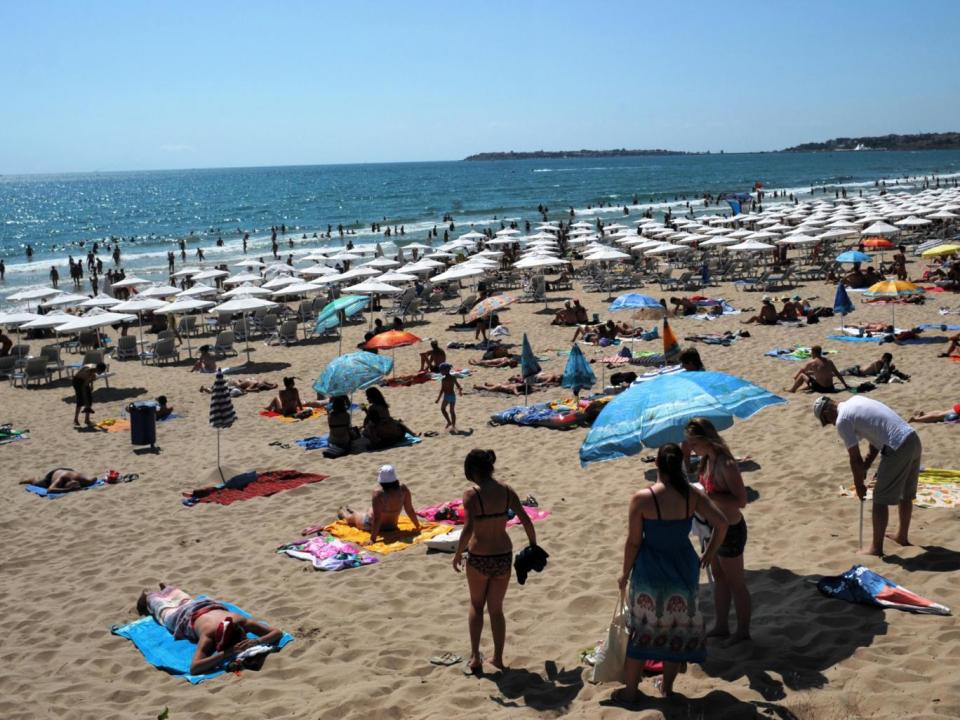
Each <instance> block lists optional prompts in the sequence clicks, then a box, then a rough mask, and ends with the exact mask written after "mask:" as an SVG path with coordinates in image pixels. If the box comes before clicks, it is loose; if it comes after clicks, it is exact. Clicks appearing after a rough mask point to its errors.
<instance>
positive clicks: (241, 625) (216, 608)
mask: <svg viewBox="0 0 960 720" xmlns="http://www.w3.org/2000/svg"><path fill="white" fill-rule="evenodd" d="M137 612H138V613H139V614H140V615H151V616H152V617H153V619H154V620H156V621H157V624H159V625H162V626H163V627H164V628H166V629H167V631H168V632H169V633H170V634H171V635H173V637H174V639H175V640H188V641H190V642H191V643H196V645H197V649H196V651H194V653H193V659H192V660H191V661H190V673H191V674H193V675H202V674H204V673H208V672H211V671H212V670H216V669H218V668H221V667H224V668H226V669H240V668H241V667H245V668H250V669H259V668H260V667H261V666H262V665H263V659H264V655H258V656H255V657H254V658H251V659H250V660H249V661H248V662H245V663H243V664H242V665H239V664H238V663H236V662H235V661H236V658H237V656H238V655H239V654H240V653H242V652H243V651H244V650H247V649H249V648H251V647H254V646H256V645H276V644H277V643H279V642H280V640H281V639H282V638H283V632H281V631H280V630H277V629H276V628H272V627H270V626H269V625H265V624H263V623H259V622H255V621H253V620H251V619H250V618H245V617H243V616H242V615H239V614H238V613H234V612H230V611H229V610H227V608H226V607H224V606H223V605H222V604H220V603H219V602H217V601H216V600H210V599H202V600H200V599H196V598H193V597H192V596H190V595H188V594H187V593H185V592H184V591H183V590H181V589H180V588H178V587H174V586H173V585H165V584H164V583H160V590H159V592H151V591H149V590H144V591H143V592H142V593H141V594H140V597H139V598H138V599H137ZM247 633H251V634H253V635H256V636H257V639H256V640H250V639H247ZM234 666H236V667H234Z"/></svg>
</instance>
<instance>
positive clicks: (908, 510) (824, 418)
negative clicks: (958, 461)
mask: <svg viewBox="0 0 960 720" xmlns="http://www.w3.org/2000/svg"><path fill="white" fill-rule="evenodd" d="M813 414H814V417H816V418H817V420H819V421H820V425H821V426H826V425H835V426H836V428H837V434H838V435H839V436H840V439H841V440H843V443H844V445H845V446H846V448H847V454H848V455H849V456H850V470H851V471H852V472H853V484H854V486H855V487H856V490H857V497H858V498H860V500H861V501H862V500H863V499H864V498H865V497H866V494H867V485H866V479H867V472H868V471H869V470H870V466H871V465H872V464H873V461H874V460H876V459H877V457H878V456H879V457H880V465H879V467H878V468H877V472H876V474H875V476H874V478H875V482H874V487H873V541H872V542H871V544H870V547H869V548H868V549H866V550H863V549H862V548H861V549H860V552H861V553H862V554H865V555H877V556H882V555H883V542H884V539H886V538H889V539H891V540H893V542H895V543H897V544H898V545H909V544H910V538H909V535H910V519H911V517H912V515H913V499H914V498H915V497H916V496H917V484H918V482H919V478H920V467H921V464H922V461H923V445H922V444H921V442H920V437H919V436H918V435H917V433H916V431H915V430H914V429H913V428H912V427H910V425H909V424H908V423H907V422H905V421H904V420H903V418H901V417H900V416H899V415H897V413H895V412H894V411H893V410H891V409H890V408H889V407H887V406H886V405H884V404H883V403H881V402H878V401H877V400H873V399H871V398H868V397H865V396H863V395H854V396H853V397H852V398H850V399H849V400H845V401H843V402H842V403H835V402H834V401H833V400H831V399H830V398H828V397H820V398H818V399H817V401H816V402H815V403H814V404H813ZM863 440H866V441H867V443H869V446H870V449H869V451H868V452H867V455H866V457H864V456H863V455H862V454H861V452H860V442H861V441H863ZM891 505H896V506H897V511H898V514H899V517H900V528H899V529H898V531H897V532H896V533H891V534H889V535H888V534H887V533H886V530H887V523H888V522H889V520H890V506H891Z"/></svg>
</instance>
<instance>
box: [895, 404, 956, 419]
mask: <svg viewBox="0 0 960 720" xmlns="http://www.w3.org/2000/svg"><path fill="white" fill-rule="evenodd" d="M907 422H912V423H915V422H916V423H941V422H948V423H953V422H960V403H957V404H956V405H954V406H953V408H952V409H950V410H943V411H941V412H932V413H925V412H924V411H923V410H917V411H916V412H915V413H914V414H913V416H912V417H911V418H910V419H909V420H907Z"/></svg>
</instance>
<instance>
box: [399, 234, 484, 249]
mask: <svg viewBox="0 0 960 720" xmlns="http://www.w3.org/2000/svg"><path fill="white" fill-rule="evenodd" d="M485 237H486V235H484V234H483V233H478V232H477V231H476V230H471V231H470V232H465V233H464V234H463V235H461V236H460V237H458V238H457V240H483V239H484V238H485ZM407 247H411V246H410V245H407Z"/></svg>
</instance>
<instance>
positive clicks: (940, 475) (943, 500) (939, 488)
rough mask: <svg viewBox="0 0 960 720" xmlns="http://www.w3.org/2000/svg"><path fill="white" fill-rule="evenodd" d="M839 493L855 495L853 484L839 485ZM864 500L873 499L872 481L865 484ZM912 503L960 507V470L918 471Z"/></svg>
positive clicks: (929, 506) (935, 469)
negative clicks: (917, 480) (918, 476)
mask: <svg viewBox="0 0 960 720" xmlns="http://www.w3.org/2000/svg"><path fill="white" fill-rule="evenodd" d="M840 495H842V496H844V497H853V498H856V497H857V492H856V488H855V487H854V486H852V485H851V486H841V487H840ZM864 499H865V500H872V499H873V483H872V482H871V483H869V484H868V485H867V494H866V497H865V498H864ZM913 504H914V505H916V506H917V507H920V508H948V509H960V470H945V469H942V468H926V469H924V470H921V471H920V479H919V482H918V484H917V497H916V498H915V499H914V501H913Z"/></svg>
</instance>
